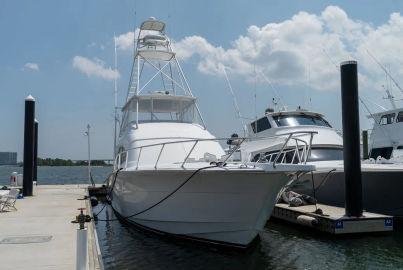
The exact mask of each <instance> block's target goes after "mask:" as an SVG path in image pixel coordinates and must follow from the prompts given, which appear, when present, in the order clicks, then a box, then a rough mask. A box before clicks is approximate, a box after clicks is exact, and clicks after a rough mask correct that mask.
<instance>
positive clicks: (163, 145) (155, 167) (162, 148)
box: [154, 143, 165, 169]
mask: <svg viewBox="0 0 403 270" xmlns="http://www.w3.org/2000/svg"><path fill="white" fill-rule="evenodd" d="M164 147H165V143H163V144H162V146H161V150H160V152H159V154H158V158H157V161H156V162H155V166H154V169H157V164H158V161H159V160H160V157H161V154H162V151H163V150H164Z"/></svg>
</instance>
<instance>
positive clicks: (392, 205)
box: [292, 169, 403, 218]
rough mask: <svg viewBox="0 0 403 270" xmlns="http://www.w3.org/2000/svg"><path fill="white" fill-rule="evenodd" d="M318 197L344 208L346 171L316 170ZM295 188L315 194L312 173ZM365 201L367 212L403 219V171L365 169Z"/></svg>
mask: <svg viewBox="0 0 403 270" xmlns="http://www.w3.org/2000/svg"><path fill="white" fill-rule="evenodd" d="M313 179H314V183H315V189H316V191H315V193H316V194H315V196H316V198H317V200H318V202H320V203H324V204H328V205H334V206H340V207H344V204H345V196H344V193H345V181H344V171H343V170H342V169H337V170H335V171H331V170H330V169H329V170H318V171H316V172H313ZM292 190H293V191H295V192H298V193H300V194H307V195H314V194H313V192H312V180H311V175H310V174H307V175H305V176H303V177H301V178H300V180H299V181H298V182H296V183H295V184H294V186H293V187H292ZM362 203H363V208H364V209H365V210H366V211H369V212H374V213H380V214H386V215H392V216H396V217H399V218H403V170H368V169H362Z"/></svg>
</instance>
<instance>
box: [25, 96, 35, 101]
mask: <svg viewBox="0 0 403 270" xmlns="http://www.w3.org/2000/svg"><path fill="white" fill-rule="evenodd" d="M25 101H35V98H34V97H33V96H31V95H28V96H27V97H26V98H25Z"/></svg>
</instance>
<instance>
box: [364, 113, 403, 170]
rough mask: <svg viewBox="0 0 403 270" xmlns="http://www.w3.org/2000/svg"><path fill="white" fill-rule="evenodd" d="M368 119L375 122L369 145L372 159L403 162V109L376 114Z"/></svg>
mask: <svg viewBox="0 0 403 270" xmlns="http://www.w3.org/2000/svg"><path fill="white" fill-rule="evenodd" d="M368 118H371V119H373V120H374V125H373V128H372V132H371V135H370V140H369V144H368V145H369V149H370V157H371V158H373V159H377V158H378V157H379V156H380V157H382V158H385V159H392V160H393V162H399V161H400V162H403V159H402V156H403V108H394V109H392V110H387V111H383V112H378V113H374V114H372V115H370V116H368ZM399 159H400V160H399Z"/></svg>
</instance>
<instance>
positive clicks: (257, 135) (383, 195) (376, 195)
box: [240, 108, 403, 217]
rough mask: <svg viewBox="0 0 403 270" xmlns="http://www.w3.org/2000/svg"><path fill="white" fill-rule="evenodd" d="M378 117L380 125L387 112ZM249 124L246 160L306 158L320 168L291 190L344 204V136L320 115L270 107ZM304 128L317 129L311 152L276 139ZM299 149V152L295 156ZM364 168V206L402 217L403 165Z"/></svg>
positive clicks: (365, 165) (244, 147)
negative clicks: (285, 144)
mask: <svg viewBox="0 0 403 270" xmlns="http://www.w3.org/2000/svg"><path fill="white" fill-rule="evenodd" d="M397 111H398V110H397V109H396V110H395V111H393V112H392V114H393V113H394V116H393V119H394V118H395V117H399V116H398V113H397ZM389 114H390V113H389V112H384V113H383V115H389ZM396 115H397V116H396ZM375 117H377V119H378V121H380V122H381V123H382V121H384V120H383V119H384V118H386V117H389V116H386V117H384V116H381V115H379V116H378V115H376V116H375ZM382 117H383V118H382ZM388 121H391V120H387V119H386V120H385V123H388ZM396 121H397V120H395V122H396ZM246 128H247V130H248V136H249V138H250V141H246V142H244V143H243V144H242V146H241V149H240V152H241V159H242V160H243V162H247V161H252V162H258V163H265V162H272V161H273V160H275V159H276V160H277V161H278V162H279V163H294V162H296V161H298V160H299V157H300V156H302V157H303V158H304V159H305V160H306V161H307V164H312V165H315V167H316V170H315V171H314V172H313V175H312V176H311V175H302V176H301V177H299V178H298V180H297V181H295V182H293V184H292V186H291V187H290V189H291V190H292V191H295V192H297V193H301V194H307V195H312V196H313V195H314V196H316V199H317V200H318V201H319V202H321V203H325V204H329V205H336V206H344V202H345V200H344V190H345V189H344V183H345V181H344V164H343V138H342V136H341V135H340V134H339V132H338V131H337V130H336V129H334V128H333V127H332V126H331V125H330V124H329V122H328V121H326V120H325V119H324V116H323V115H322V114H320V113H317V112H313V111H308V110H304V109H301V108H298V109H296V110H281V111H274V110H272V109H268V110H266V112H265V115H264V116H263V117H261V118H259V119H257V120H256V121H253V122H251V123H249V124H248V125H247V126H246ZM379 129H381V128H379ZM379 129H377V130H375V131H376V132H378V135H379V133H380V132H381V130H379ZM301 131H306V132H309V131H310V132H315V136H314V137H312V143H311V148H310V150H309V152H307V151H306V147H305V146H304V144H302V143H299V144H298V141H296V140H292V141H295V142H294V143H293V144H292V145H288V146H287V147H286V148H283V144H281V143H279V142H278V141H277V139H274V138H278V137H279V136H281V135H283V134H290V133H292V132H301ZM379 137H382V136H379ZM383 137H385V136H383ZM296 138H299V139H302V140H304V141H309V140H310V138H309V134H308V133H306V134H299V136H296ZM296 148H297V149H299V154H300V155H298V154H297V155H296V151H295V149H296ZM280 151H281V152H280ZM361 170H362V188H363V206H364V209H366V210H368V211H371V212H376V213H384V214H389V215H394V216H399V217H403V200H402V198H403V180H402V178H401V177H402V175H403V165H402V164H375V163H373V162H372V163H371V162H362V164H361ZM312 178H313V180H314V189H313V186H312Z"/></svg>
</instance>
